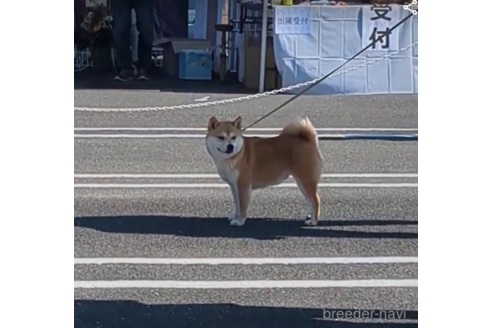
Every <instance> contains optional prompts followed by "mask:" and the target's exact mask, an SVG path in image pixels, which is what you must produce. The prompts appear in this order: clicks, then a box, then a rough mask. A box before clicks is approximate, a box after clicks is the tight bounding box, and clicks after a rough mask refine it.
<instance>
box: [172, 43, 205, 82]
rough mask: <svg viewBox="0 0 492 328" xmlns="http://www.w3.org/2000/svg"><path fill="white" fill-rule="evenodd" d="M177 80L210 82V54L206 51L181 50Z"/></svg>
mask: <svg viewBox="0 0 492 328" xmlns="http://www.w3.org/2000/svg"><path fill="white" fill-rule="evenodd" d="M179 78H180V79H181V80H211V79H212V54H211V53H210V52H209V51H206V50H181V51H180V52H179Z"/></svg>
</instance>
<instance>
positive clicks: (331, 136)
mask: <svg viewBox="0 0 492 328" xmlns="http://www.w3.org/2000/svg"><path fill="white" fill-rule="evenodd" d="M374 135H375V136H377V134H374ZM244 136H245V137H261V138H273V137H277V136H278V134H244ZM343 136H344V134H318V138H319V139H342V138H343ZM205 137H206V136H205V134H74V138H75V139H204V138H205Z"/></svg>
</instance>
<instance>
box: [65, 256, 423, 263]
mask: <svg viewBox="0 0 492 328" xmlns="http://www.w3.org/2000/svg"><path fill="white" fill-rule="evenodd" d="M418 262H419V259H418V257H417V256H381V257H290V258H289V257H284V258H282V257H277V258H274V257H273V258H272V257H258V258H245V257H239V258H147V257H124V258H116V257H96V258H90V257H87V258H74V265H103V264H138V265H231V264H240V265H265V264H267V265H292V264H400V263H418Z"/></svg>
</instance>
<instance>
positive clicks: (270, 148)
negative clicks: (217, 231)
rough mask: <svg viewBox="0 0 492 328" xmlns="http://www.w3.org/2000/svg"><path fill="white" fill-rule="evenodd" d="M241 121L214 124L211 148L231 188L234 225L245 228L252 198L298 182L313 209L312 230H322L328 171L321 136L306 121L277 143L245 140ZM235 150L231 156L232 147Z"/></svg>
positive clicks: (288, 130) (287, 131) (213, 120)
mask: <svg viewBox="0 0 492 328" xmlns="http://www.w3.org/2000/svg"><path fill="white" fill-rule="evenodd" d="M241 122H242V120H241V117H238V118H236V119H235V120H234V121H222V122H219V121H218V120H217V118H215V117H212V118H210V120H209V126H208V133H207V137H206V145H207V150H208V152H209V154H210V155H211V157H212V159H213V160H214V162H215V165H216V167H217V170H218V173H219V175H220V176H221V178H222V179H223V180H224V181H225V182H226V183H228V184H229V186H230V187H231V191H232V194H233V198H234V204H235V211H234V213H232V214H231V215H230V216H229V219H230V221H231V222H230V224H231V225H234V226H242V225H243V224H244V223H245V221H246V218H247V210H248V206H249V201H250V198H251V192H252V191H253V190H256V189H261V188H266V187H269V186H274V185H278V184H280V183H282V182H283V181H284V180H285V179H287V178H288V177H289V176H292V177H293V178H294V179H295V181H296V183H297V186H298V187H299V189H300V191H301V192H302V194H303V195H304V197H305V198H306V201H307V202H308V204H309V206H310V207H311V217H310V218H308V220H306V221H305V222H306V224H308V225H316V224H317V222H318V218H319V213H320V198H319V195H318V192H317V189H318V183H319V180H320V178H321V174H322V170H323V158H322V156H321V154H320V152H319V150H318V139H317V134H316V130H315V129H314V127H313V125H312V123H311V122H310V121H309V119H307V118H304V119H300V120H297V121H295V122H292V123H290V124H288V125H286V126H285V128H284V129H283V130H282V132H281V133H280V134H279V135H278V136H276V137H273V138H259V137H244V136H242V133H241ZM229 144H232V145H233V146H234V150H233V151H232V152H231V153H229V154H227V153H226V151H227V149H226V148H227V145H229Z"/></svg>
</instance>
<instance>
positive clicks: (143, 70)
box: [134, 0, 154, 80]
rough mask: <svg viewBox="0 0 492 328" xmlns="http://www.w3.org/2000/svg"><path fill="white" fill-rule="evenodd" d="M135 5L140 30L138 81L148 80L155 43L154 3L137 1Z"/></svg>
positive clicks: (145, 0)
mask: <svg viewBox="0 0 492 328" xmlns="http://www.w3.org/2000/svg"><path fill="white" fill-rule="evenodd" d="M134 4H135V13H136V14H137V15H136V16H137V29H138V62H139V72H138V79H139V80H148V77H147V72H148V70H149V69H150V67H151V65H152V47H153V43H154V3H153V0H135V2H134Z"/></svg>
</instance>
